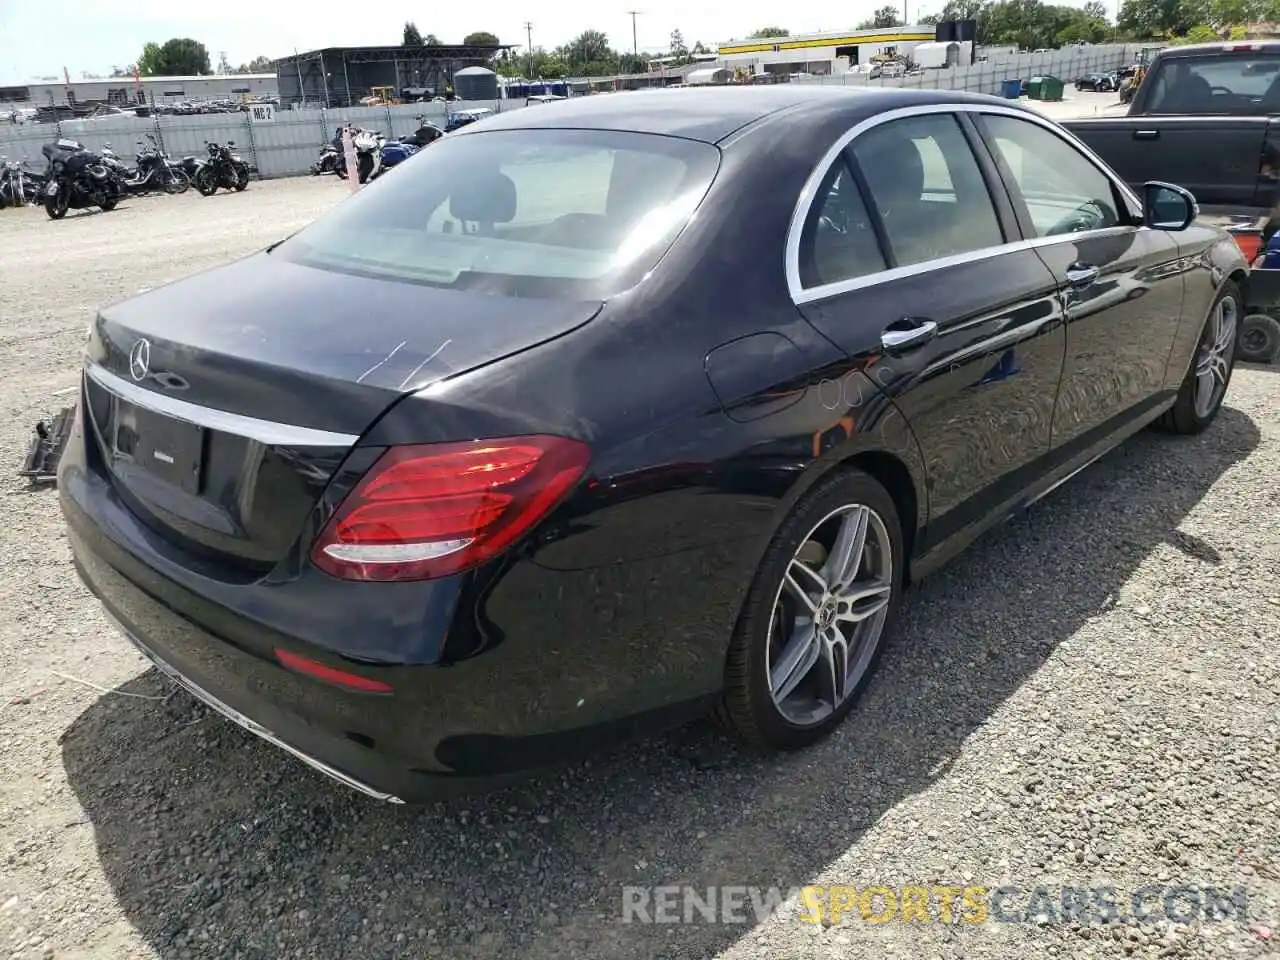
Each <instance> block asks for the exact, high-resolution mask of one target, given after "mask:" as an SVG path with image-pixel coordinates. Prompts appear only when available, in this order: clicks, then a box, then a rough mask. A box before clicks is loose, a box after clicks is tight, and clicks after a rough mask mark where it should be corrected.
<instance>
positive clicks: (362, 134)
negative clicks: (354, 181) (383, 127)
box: [352, 130, 386, 183]
mask: <svg viewBox="0 0 1280 960" xmlns="http://www.w3.org/2000/svg"><path fill="white" fill-rule="evenodd" d="M352 141H353V142H354V144H355V148H356V176H358V177H359V178H360V182H361V183H368V182H369V181H370V180H373V179H375V178H376V177H377V176H378V174H379V173H381V172H382V146H383V144H384V143H386V140H385V139H384V138H383V136H382V134H381V133H379V132H378V131H377V130H357V131H356V132H355V135H354V136H353V137H352Z"/></svg>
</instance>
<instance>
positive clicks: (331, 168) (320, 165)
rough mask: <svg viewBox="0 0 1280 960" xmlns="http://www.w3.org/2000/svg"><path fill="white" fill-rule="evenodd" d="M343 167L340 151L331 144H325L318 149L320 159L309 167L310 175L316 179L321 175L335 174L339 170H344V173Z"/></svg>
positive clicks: (344, 165)
mask: <svg viewBox="0 0 1280 960" xmlns="http://www.w3.org/2000/svg"><path fill="white" fill-rule="evenodd" d="M345 167H346V164H345V163H344V162H343V160H342V151H341V150H339V149H338V148H336V147H335V146H334V145H333V144H332V143H326V144H325V145H324V146H322V147H321V148H320V158H319V159H318V160H316V162H315V163H313V164H312V165H311V175H312V176H313V177H318V176H320V174H322V173H337V172H338V170H339V169H340V168H344V172H345Z"/></svg>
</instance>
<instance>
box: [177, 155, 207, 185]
mask: <svg viewBox="0 0 1280 960" xmlns="http://www.w3.org/2000/svg"><path fill="white" fill-rule="evenodd" d="M204 166H207V164H206V163H205V161H204V160H202V159H201V158H200V157H192V156H186V157H183V158H182V160H181V161H179V163H178V167H179V168H180V169H181V170H182V172H183V173H185V174H186V175H187V179H188V180H189V181H191V182H192V183H195V182H196V175H197V174H198V173H199V172H200V168H201V167H204Z"/></svg>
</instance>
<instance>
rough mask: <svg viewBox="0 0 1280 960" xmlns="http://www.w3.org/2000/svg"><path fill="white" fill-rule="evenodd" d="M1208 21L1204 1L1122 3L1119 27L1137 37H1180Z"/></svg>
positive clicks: (1181, 0)
mask: <svg viewBox="0 0 1280 960" xmlns="http://www.w3.org/2000/svg"><path fill="white" fill-rule="evenodd" d="M1208 19H1209V4H1208V2H1204V0H1124V3H1123V4H1122V5H1121V7H1120V18H1119V20H1118V25H1119V27H1120V29H1121V30H1124V31H1125V32H1127V33H1131V34H1133V35H1134V36H1137V37H1182V36H1186V34H1187V31H1189V30H1190V29H1191V28H1192V27H1194V26H1196V25H1198V24H1204V23H1205V22H1206V21H1208Z"/></svg>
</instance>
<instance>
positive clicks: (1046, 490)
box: [1023, 450, 1111, 509]
mask: <svg viewBox="0 0 1280 960" xmlns="http://www.w3.org/2000/svg"><path fill="white" fill-rule="evenodd" d="M1110 452H1111V451H1110V450H1103V451H1102V452H1101V453H1100V454H1098V455H1097V456H1094V457H1090V458H1089V459H1088V460H1086V461H1085V462H1084V463H1082V464H1080V466H1078V467H1076V468H1075V469H1074V470H1072V471H1071V472H1070V473H1068V474H1067V475H1066V476H1065V477H1063V478H1062V479H1060V480H1055V481H1054V482H1053V483H1051V484H1050V485H1049V486H1047V487H1045V488H1044V489H1043V490H1041V491H1040V492H1039V493H1037V494H1036V495H1035V496H1034V497H1032V498H1031V499H1030V500H1028V501H1027V502H1026V503H1025V504H1023V507H1024V509H1025V508H1026V507H1029V506H1031V505H1032V504H1034V503H1039V502H1040V501H1041V500H1043V499H1044V498H1045V497H1047V496H1048V495H1049V494H1051V493H1053V491H1055V490H1057V489H1058V488H1059V487H1060V486H1062V485H1063V484H1064V483H1066V482H1067V481H1068V480H1074V479H1075V477H1076V475H1077V474H1081V473H1084V471H1086V470H1088V469H1089V468H1090V467H1092V466H1093V465H1094V464H1095V463H1097V462H1098V461H1099V460H1101V459H1102V458H1103V457H1105V456H1106V455H1107V454H1108V453H1110Z"/></svg>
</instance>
